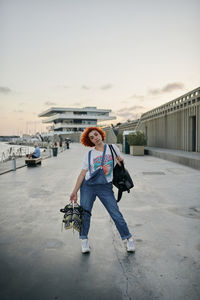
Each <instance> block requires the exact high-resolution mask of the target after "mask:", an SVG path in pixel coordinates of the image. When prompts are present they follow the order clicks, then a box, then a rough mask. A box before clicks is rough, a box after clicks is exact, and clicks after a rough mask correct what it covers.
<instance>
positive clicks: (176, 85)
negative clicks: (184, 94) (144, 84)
mask: <svg viewBox="0 0 200 300" xmlns="http://www.w3.org/2000/svg"><path fill="white" fill-rule="evenodd" d="M182 89H184V84H183V83H182V82H172V83H168V84H166V85H165V86H164V87H162V88H161V89H150V90H149V94H150V95H154V96H156V95H160V94H163V93H171V92H173V91H175V90H182Z"/></svg>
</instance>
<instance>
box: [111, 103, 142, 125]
mask: <svg viewBox="0 0 200 300" xmlns="http://www.w3.org/2000/svg"><path fill="white" fill-rule="evenodd" d="M145 111H146V109H145V107H144V106H141V105H134V106H131V107H123V108H121V109H119V110H117V111H115V112H114V113H115V114H116V116H117V117H121V118H122V119H123V121H127V120H128V119H129V120H135V119H138V118H139V117H140V116H141V114H142V113H143V112H145Z"/></svg>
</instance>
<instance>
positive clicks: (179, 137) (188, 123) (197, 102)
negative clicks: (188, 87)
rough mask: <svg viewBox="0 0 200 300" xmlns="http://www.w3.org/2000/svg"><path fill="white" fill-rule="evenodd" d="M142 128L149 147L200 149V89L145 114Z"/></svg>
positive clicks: (142, 119)
mask: <svg viewBox="0 0 200 300" xmlns="http://www.w3.org/2000/svg"><path fill="white" fill-rule="evenodd" d="M195 127H196V130H195ZM139 129H140V130H143V131H144V132H145V134H146V137H147V146H150V147H161V148H169V149H178V150H184V151H195V152H200V88H197V89H195V90H193V91H191V92H189V93H187V94H185V95H183V96H181V97H179V98H177V99H175V100H173V101H170V102H168V103H166V104H165V105H163V106H161V107H158V108H155V109H154V110H152V111H149V112H147V113H145V114H143V115H142V117H141V125H140V128H139ZM195 132H196V133H195Z"/></svg>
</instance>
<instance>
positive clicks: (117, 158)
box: [116, 155, 124, 167]
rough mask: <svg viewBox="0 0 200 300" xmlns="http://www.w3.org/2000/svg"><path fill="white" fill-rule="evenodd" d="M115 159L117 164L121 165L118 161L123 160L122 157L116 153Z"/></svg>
mask: <svg viewBox="0 0 200 300" xmlns="http://www.w3.org/2000/svg"><path fill="white" fill-rule="evenodd" d="M116 160H117V163H118V165H119V166H120V167H121V163H120V161H124V160H123V158H121V157H120V156H119V155H118V156H116Z"/></svg>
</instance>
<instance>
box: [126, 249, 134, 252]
mask: <svg viewBox="0 0 200 300" xmlns="http://www.w3.org/2000/svg"><path fill="white" fill-rule="evenodd" d="M127 252H135V249H127Z"/></svg>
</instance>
